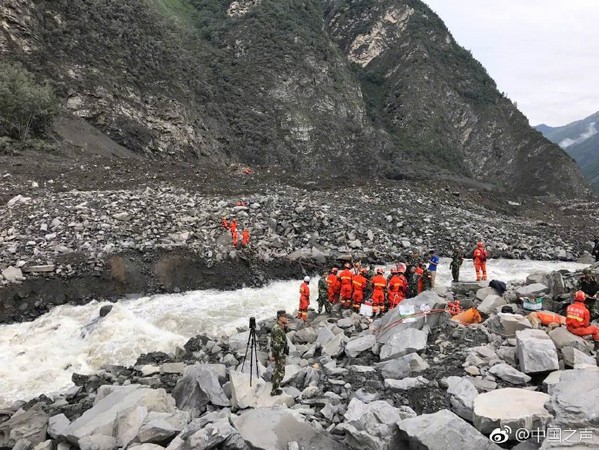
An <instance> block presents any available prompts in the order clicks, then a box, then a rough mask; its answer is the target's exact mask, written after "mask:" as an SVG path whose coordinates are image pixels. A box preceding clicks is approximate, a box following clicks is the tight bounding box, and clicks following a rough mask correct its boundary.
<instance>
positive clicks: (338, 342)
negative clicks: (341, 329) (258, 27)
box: [322, 333, 347, 358]
mask: <svg viewBox="0 0 599 450" xmlns="http://www.w3.org/2000/svg"><path fill="white" fill-rule="evenodd" d="M346 342H347V337H346V336H345V335H344V334H342V333H341V334H338V335H337V336H334V337H333V338H332V339H330V340H329V341H328V342H327V343H326V344H324V345H323V346H322V354H323V355H328V356H330V357H331V358H336V357H338V356H339V355H340V354H341V353H343V351H344V349H345V343H346Z"/></svg>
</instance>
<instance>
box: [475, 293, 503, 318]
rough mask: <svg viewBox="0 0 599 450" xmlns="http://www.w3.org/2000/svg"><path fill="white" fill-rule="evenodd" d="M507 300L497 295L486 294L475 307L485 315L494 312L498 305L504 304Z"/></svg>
mask: <svg viewBox="0 0 599 450" xmlns="http://www.w3.org/2000/svg"><path fill="white" fill-rule="evenodd" d="M506 304H507V302H506V301H505V299H504V298H503V297H500V296H499V295H489V296H487V297H486V298H485V299H484V300H483V301H482V302H481V304H480V305H478V307H477V308H476V309H478V311H479V312H481V313H483V314H486V315H487V316H488V315H490V314H492V313H494V312H495V311H496V310H497V308H498V307H500V306H503V305H506Z"/></svg>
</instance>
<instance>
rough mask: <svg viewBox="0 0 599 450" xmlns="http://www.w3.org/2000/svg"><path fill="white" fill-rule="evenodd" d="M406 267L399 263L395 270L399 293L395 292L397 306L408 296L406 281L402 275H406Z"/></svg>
mask: <svg viewBox="0 0 599 450" xmlns="http://www.w3.org/2000/svg"><path fill="white" fill-rule="evenodd" d="M406 269H407V268H406V265H405V264H403V263H401V264H400V265H399V267H398V268H397V277H398V278H399V291H398V292H397V295H398V298H397V304H396V305H395V306H397V305H399V304H400V303H401V302H402V301H403V300H405V299H406V296H407V295H408V279H407V278H406V276H405V275H404V274H405V273H406Z"/></svg>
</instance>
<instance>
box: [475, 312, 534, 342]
mask: <svg viewBox="0 0 599 450" xmlns="http://www.w3.org/2000/svg"><path fill="white" fill-rule="evenodd" d="M485 325H486V326H487V328H489V329H490V330H491V331H494V332H495V333H498V334H500V335H501V336H504V337H515V336H516V331H520V330H526V329H528V328H532V325H531V324H530V322H529V321H528V319H527V318H526V317H524V316H522V315H521V314H509V313H498V314H495V315H493V316H491V318H489V319H488V320H487V321H486V322H485Z"/></svg>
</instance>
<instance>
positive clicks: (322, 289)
mask: <svg viewBox="0 0 599 450" xmlns="http://www.w3.org/2000/svg"><path fill="white" fill-rule="evenodd" d="M328 275H329V272H328V271H326V270H325V271H323V272H322V274H321V275H320V280H318V299H317V301H318V314H320V313H322V308H323V307H324V310H325V311H326V312H327V314H330V313H331V303H330V302H329V285H328V284H327V276H328Z"/></svg>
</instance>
